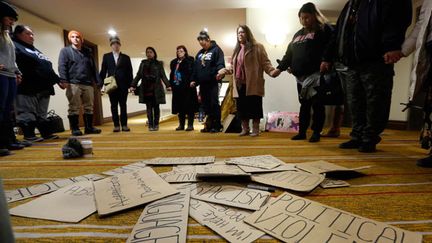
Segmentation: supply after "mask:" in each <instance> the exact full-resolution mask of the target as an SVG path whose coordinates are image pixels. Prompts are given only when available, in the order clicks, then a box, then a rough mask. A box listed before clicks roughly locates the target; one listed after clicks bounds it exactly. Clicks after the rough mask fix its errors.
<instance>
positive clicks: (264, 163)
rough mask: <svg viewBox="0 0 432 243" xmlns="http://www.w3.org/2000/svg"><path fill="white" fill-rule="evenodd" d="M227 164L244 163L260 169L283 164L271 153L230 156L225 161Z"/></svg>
mask: <svg viewBox="0 0 432 243" xmlns="http://www.w3.org/2000/svg"><path fill="white" fill-rule="evenodd" d="M226 163H227V164H235V165H246V166H251V167H257V168H262V169H268V170H269V169H273V168H275V167H278V166H280V165H281V164H284V163H285V162H283V161H282V160H280V159H278V158H276V157H274V156H273V155H258V156H249V157H237V158H230V159H228V160H227V161H226Z"/></svg>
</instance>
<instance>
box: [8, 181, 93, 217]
mask: <svg viewBox="0 0 432 243" xmlns="http://www.w3.org/2000/svg"><path fill="white" fill-rule="evenodd" d="M95 211H96V206H95V202H94V192H93V185H92V182H91V181H81V182H76V183H74V184H72V185H69V186H66V187H63V188H60V189H58V190H57V191H55V192H52V193H50V194H47V195H44V196H41V197H39V198H37V199H35V200H33V201H30V202H28V203H25V204H21V205H19V206H17V207H14V208H12V209H10V210H9V213H10V214H11V215H15V216H22V217H27V218H37V219H48V220H54V221H61V222H69V223H78V222H79V221H81V220H82V219H84V218H86V217H87V216H89V215H90V214H92V213H94V212H95Z"/></svg>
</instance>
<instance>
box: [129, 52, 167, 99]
mask: <svg viewBox="0 0 432 243" xmlns="http://www.w3.org/2000/svg"><path fill="white" fill-rule="evenodd" d="M140 80H141V84H140V85H139V86H137V85H138V82H139V81H140ZM162 82H164V84H165V86H166V87H170V84H169V82H168V79H167V77H166V75H165V70H164V67H163V64H162V63H161V62H159V61H157V60H148V59H145V60H142V61H141V64H140V66H139V69H138V72H137V74H136V76H135V78H134V80H133V81H132V87H135V88H137V89H138V95H139V103H142V104H145V103H149V102H152V101H153V99H155V100H156V104H165V103H166V100H165V89H164V86H163V85H162Z"/></svg>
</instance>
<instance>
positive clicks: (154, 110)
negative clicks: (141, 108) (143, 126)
mask: <svg viewBox="0 0 432 243" xmlns="http://www.w3.org/2000/svg"><path fill="white" fill-rule="evenodd" d="M146 107H147V119H148V122H149V127H150V128H154V127H157V126H159V119H160V107H159V104H156V100H153V101H150V102H147V103H146Z"/></svg>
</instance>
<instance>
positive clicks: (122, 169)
mask: <svg viewBox="0 0 432 243" xmlns="http://www.w3.org/2000/svg"><path fill="white" fill-rule="evenodd" d="M146 166H147V165H146V160H143V161H140V162H137V163H133V164H129V165H125V166H122V167H119V168H115V169H113V170H108V171H105V172H102V174H104V175H109V176H113V175H120V174H126V173H130V172H133V171H137V170H140V169H142V168H144V167H146Z"/></svg>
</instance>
